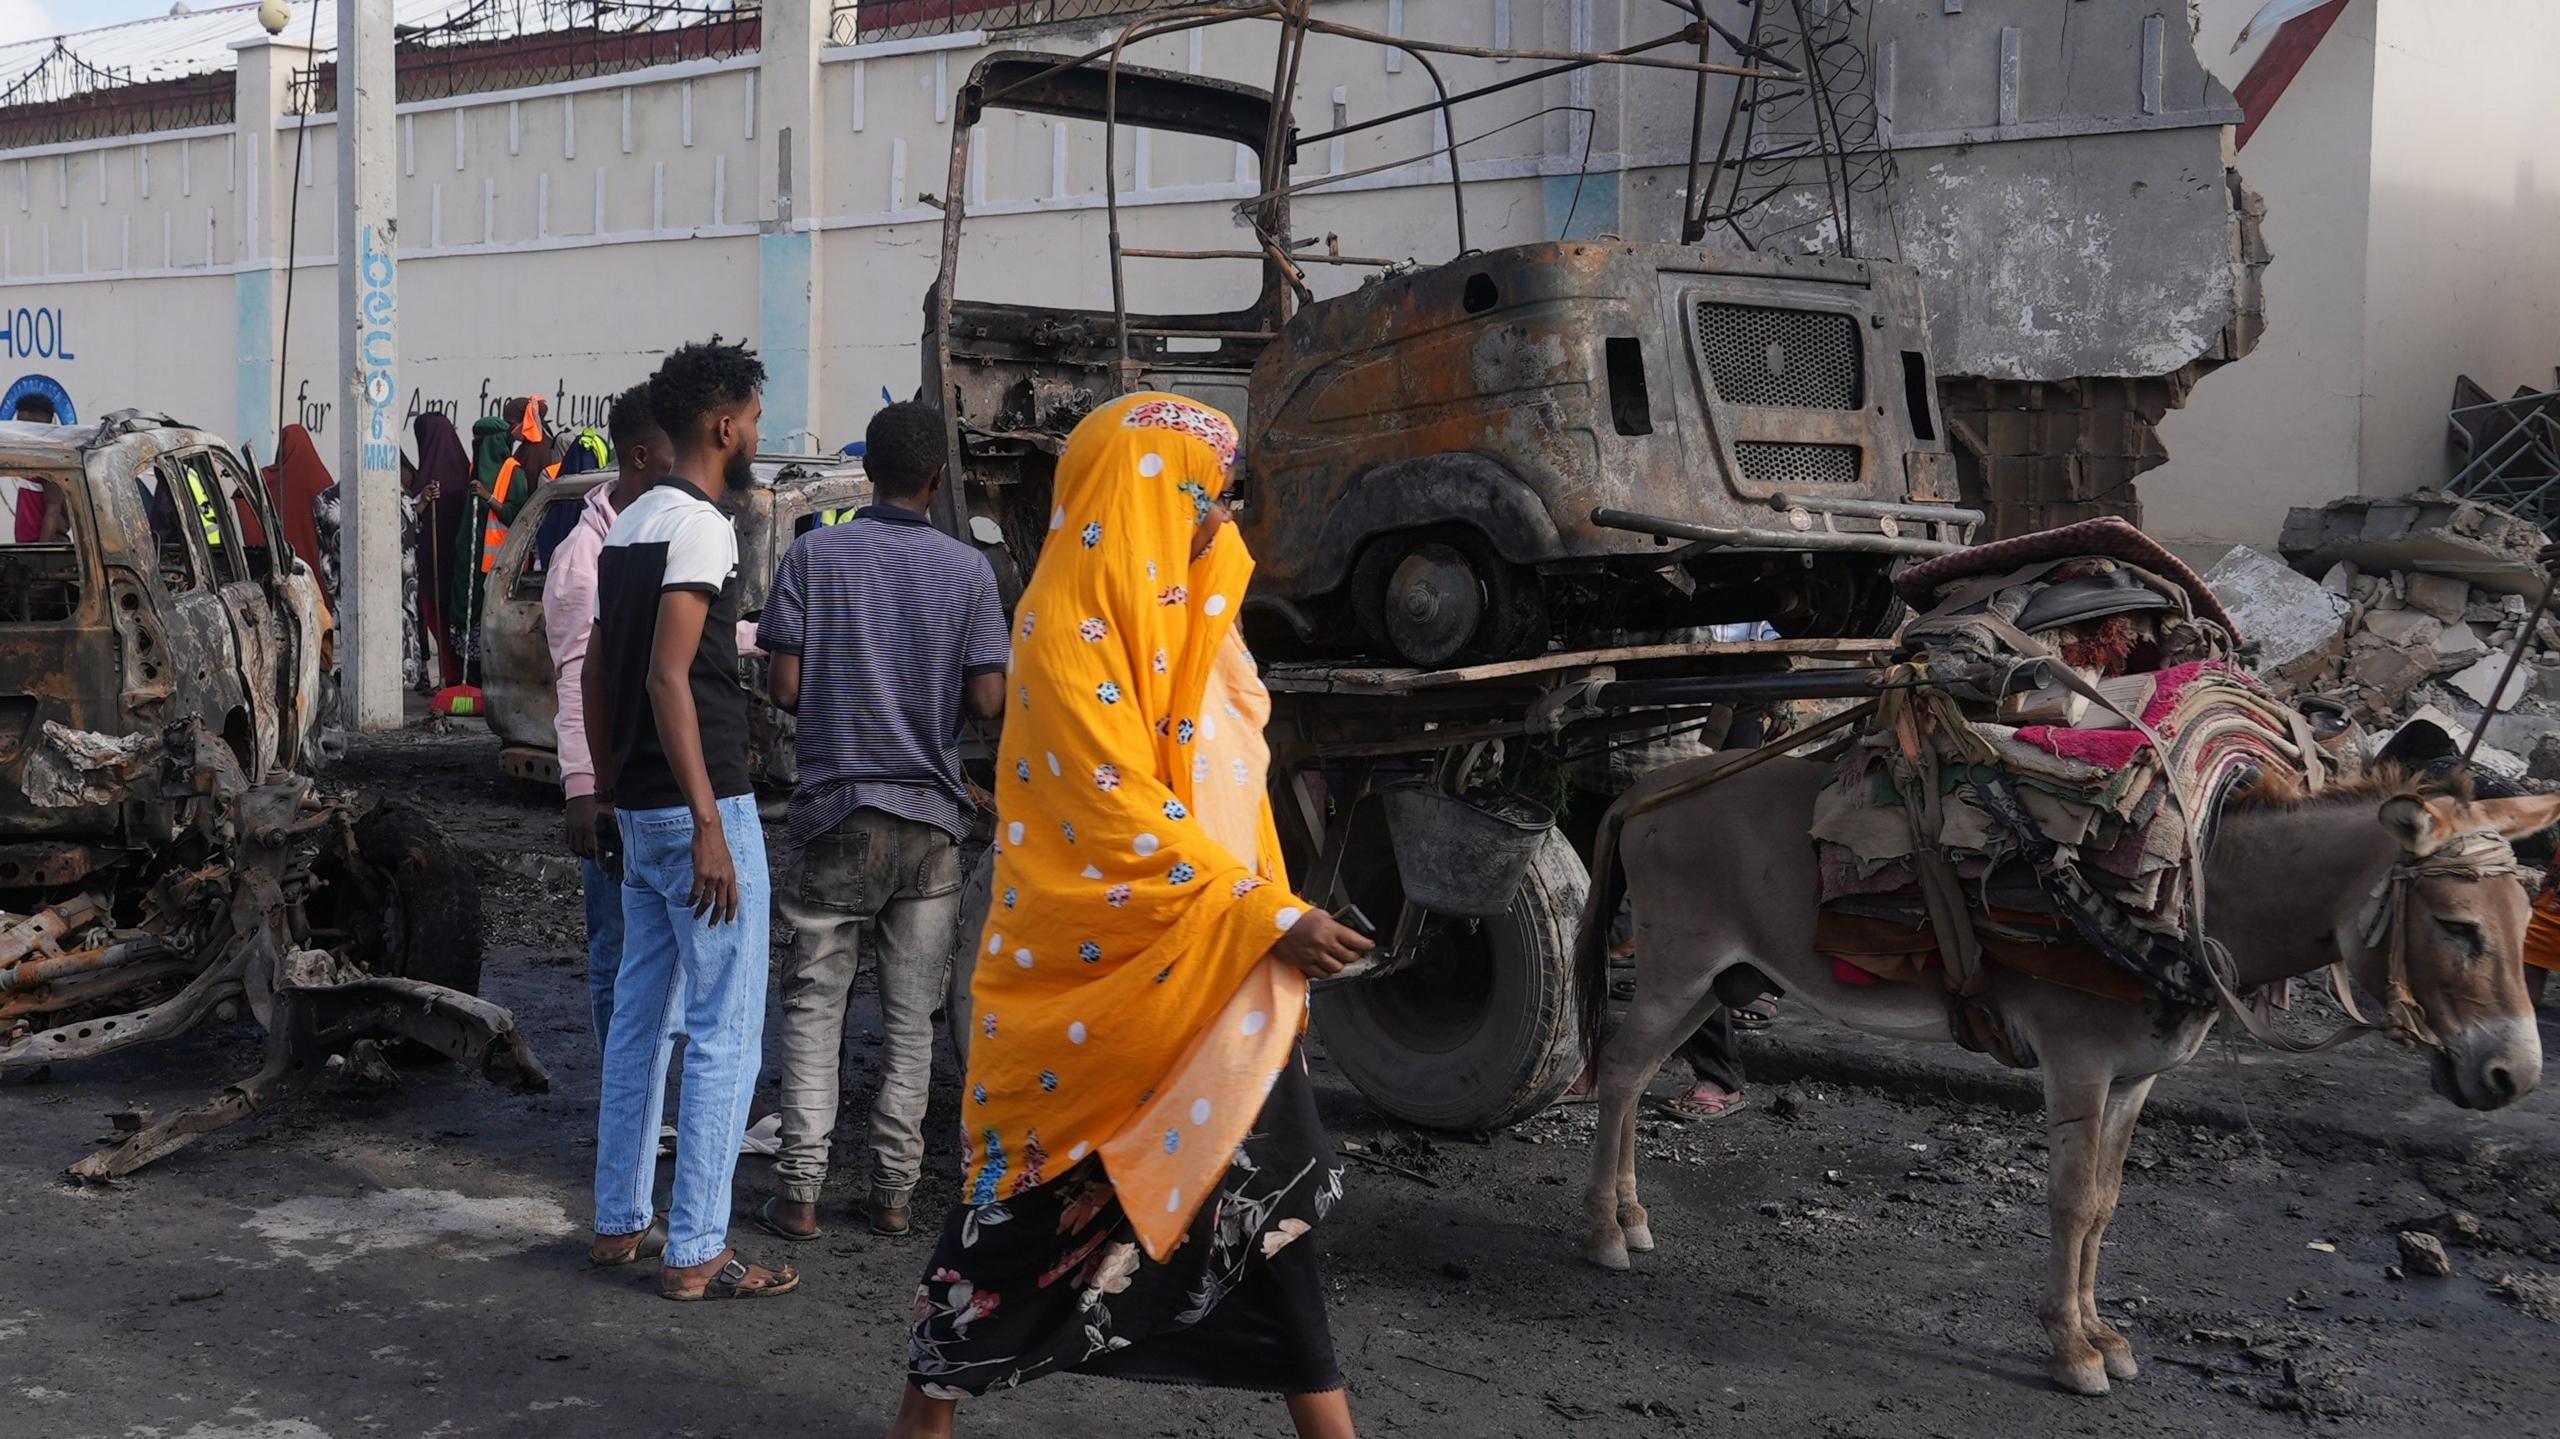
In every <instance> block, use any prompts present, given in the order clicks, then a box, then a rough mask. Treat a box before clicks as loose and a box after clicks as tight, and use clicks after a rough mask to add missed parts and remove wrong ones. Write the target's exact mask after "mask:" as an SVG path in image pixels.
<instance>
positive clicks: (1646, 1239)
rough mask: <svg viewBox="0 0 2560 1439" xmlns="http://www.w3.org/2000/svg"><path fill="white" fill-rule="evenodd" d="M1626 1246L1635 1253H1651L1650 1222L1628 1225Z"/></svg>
mask: <svg viewBox="0 0 2560 1439" xmlns="http://www.w3.org/2000/svg"><path fill="white" fill-rule="evenodd" d="M1627 1248H1628V1249H1629V1250H1630V1251H1632V1252H1634V1253H1637V1254H1651V1253H1652V1252H1653V1226H1652V1225H1650V1224H1630V1225H1628V1226H1627ZM1620 1267H1621V1268H1624V1267H1625V1266H1623V1265H1621V1266H1620Z"/></svg>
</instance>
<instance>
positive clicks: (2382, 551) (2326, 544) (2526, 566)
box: [2277, 490, 2545, 595]
mask: <svg viewBox="0 0 2560 1439" xmlns="http://www.w3.org/2000/svg"><path fill="white" fill-rule="evenodd" d="M2544 543H2545V540H2544V538H2543V534H2542V531H2541V530H2540V529H2539V528H2538V527H2536V526H2535V525H2534V524H2533V522H2532V521H2530V520H2525V519H2521V518H2519V517H2518V516H2516V515H2514V514H2512V513H2510V512H2509V511H2506V510H2502V509H2500V508H2498V507H2497V506H2495V505H2488V504H2483V503H2481V502H2479V501H2477V500H2465V499H2458V498H2456V497H2454V496H2452V495H2447V494H2443V493H2440V492H2438V491H2433V490H2421V491H2419V492H2417V493H2416V494H2413V495H2404V496H2401V497H2399V498H2397V499H2375V498H2372V497H2369V496H2363V495H2351V496H2349V497H2347V498H2345V499H2342V500H2333V501H2331V502H2330V503H2328V504H2326V505H2323V506H2321V507H2320V508H2318V509H2310V508H2304V509H2297V510H2295V511H2293V512H2292V513H2291V514H2289V515H2287V516H2286V517H2285V522H2284V535H2283V538H2282V539H2281V540H2280V541H2278V544H2277V548H2278V549H2280V550H2282V551H2283V553H2284V557H2285V558H2286V559H2287V560H2290V561H2292V562H2293V564H2294V565H2295V566H2296V567H2297V568H2300V569H2303V570H2306V571H2309V572H2311V573H2314V574H2318V573H2324V572H2326V571H2327V570H2328V568H2329V567H2330V566H2331V565H2334V564H2336V563H2338V562H2339V561H2340V560H2346V561H2349V562H2351V563H2353V564H2354V565H2355V566H2356V568H2358V569H2360V570H2363V571H2365V572H2366V573H2373V572H2377V571H2389V570H2410V571H2422V572H2424V573H2425V574H2427V575H2431V576H2446V577H2452V578H2457V579H2462V580H2468V581H2469V582H2471V583H2472V584H2475V585H2478V586H2480V587H2481V588H2482V589H2485V590H2491V591H2494V592H2496V593H2499V594H2515V595H2539V594H2541V593H2542V571H2541V569H2540V567H2538V566H2537V565H2535V564H2534V562H2533V556H2534V552H2535V551H2537V550H2539V549H2541V548H2542V546H2543V544H2544Z"/></svg>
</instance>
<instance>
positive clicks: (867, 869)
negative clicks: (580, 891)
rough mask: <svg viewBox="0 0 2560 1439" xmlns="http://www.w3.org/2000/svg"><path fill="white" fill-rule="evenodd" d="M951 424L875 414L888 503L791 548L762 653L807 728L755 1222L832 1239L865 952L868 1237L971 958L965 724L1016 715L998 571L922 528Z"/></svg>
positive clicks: (874, 437)
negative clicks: (776, 1122) (873, 977)
mask: <svg viewBox="0 0 2560 1439" xmlns="http://www.w3.org/2000/svg"><path fill="white" fill-rule="evenodd" d="M942 445H943V429H942V417H941V415H940V414H939V413H938V412H936V411H935V410H934V409H932V408H931V407H930V406H926V405H921V404H916V403H912V402H908V403H901V404H894V405H890V406H888V407H886V408H884V409H882V410H881V411H880V413H879V414H877V415H875V416H873V417H872V420H871V425H870V429H869V431H868V433H867V434H866V436H865V443H864V455H863V464H864V468H865V470H866V471H867V472H868V474H869V476H870V479H871V490H872V499H873V503H872V504H869V505H866V506H864V507H863V508H862V509H861V510H860V511H858V512H857V513H856V514H855V515H854V517H853V518H852V519H851V520H849V521H847V522H845V523H843V524H839V525H828V526H824V527H821V528H819V529H815V530H812V531H810V532H809V533H808V534H806V535H803V536H801V537H800V539H799V541H798V542H797V543H795V544H793V545H792V547H791V553H790V554H789V555H787V556H785V557H784V559H783V562H782V567H781V570H780V572H779V573H777V574H776V575H775V576H774V581H773V586H772V589H771V591H770V593H769V594H768V595H767V597H766V599H765V609H764V619H763V623H762V625H761V626H760V627H759V629H758V632H757V633H758V642H759V644H760V645H761V646H762V647H763V649H764V650H765V651H766V652H767V653H768V654H770V655H771V656H772V657H773V672H772V685H771V688H772V695H773V701H774V703H775V704H777V705H779V706H780V707H782V708H783V709H786V710H790V711H792V712H793V713H795V714H796V715H798V716H799V725H798V736H797V747H798V753H799V762H800V785H799V788H798V789H797V790H795V791H794V792H793V793H792V796H791V822H790V837H791V844H792V846H793V848H795V849H797V850H798V851H799V852H800V858H801V865H800V879H799V883H798V884H797V886H796V887H792V888H788V889H786V890H785V892H784V893H783V896H782V900H781V905H782V911H783V914H784V915H785V916H786V917H787V918H789V919H790V921H791V927H792V929H793V930H794V931H795V932H796V936H797V937H796V938H795V940H794V941H793V945H792V953H791V959H790V961H789V962H788V964H787V965H786V966H785V968H784V970H783V974H782V1003H783V1020H782V1060H781V1065H780V1071H779V1072H780V1082H781V1098H782V1142H781V1150H780V1153H779V1154H778V1155H777V1156H776V1158H775V1161H774V1170H775V1173H776V1174H777V1175H778V1176H779V1177H780V1180H781V1187H782V1192H781V1194H780V1195H779V1196H777V1197H775V1198H773V1199H770V1200H768V1201H766V1202H765V1204H764V1205H763V1206H762V1207H761V1208H760V1209H759V1210H758V1211H757V1216H756V1222H757V1223H758V1224H760V1225H762V1226H763V1227H764V1228H765V1229H766V1230H767V1231H769V1232H771V1233H774V1234H778V1235H780V1236H782V1237H783V1238H785V1239H814V1238H816V1237H817V1236H818V1233H819V1224H818V1204H817V1201H818V1191H819V1189H820V1188H821V1187H822V1186H823V1185H824V1184H825V1182H826V1177H827V1155H828V1149H829V1142H830V1137H831V1136H832V1135H833V1133H834V1131H835V1125H836V1095H837V1065H838V1060H839V1057H840V1055H841V1054H842V1051H843V1048H844V1022H845V1010H846V1004H847V1000H848V999H849V997H850V996H851V994H852V991H853V981H854V977H855V975H856V974H857V973H858V972H859V970H860V969H861V967H862V958H863V951H864V949H865V948H866V947H867V948H868V949H869V951H870V956H871V960H872V963H873V965H874V966H875V967H876V969H877V970H878V973H879V983H880V1013H881V1028H882V1031H883V1041H882V1045H881V1051H882V1053H881V1065H882V1071H883V1072H882V1074H881V1077H880V1093H879V1097H878V1098H877V1099H875V1100H874V1101H873V1102H872V1108H871V1193H870V1199H869V1203H868V1205H867V1206H866V1207H867V1210H868V1215H869V1220H870V1224H871V1228H872V1231H873V1232H874V1233H879V1234H903V1233H905V1232H906V1231H907V1228H908V1208H909V1204H908V1200H909V1196H910V1195H911V1194H912V1192H913V1191H914V1189H915V1185H916V1177H917V1173H918V1171H919V1170H920V1169H921V1167H922V1165H923V1162H924V1136H923V1128H922V1127H923V1123H924V1109H925V1094H926V1091H927V1090H928V1088H930V1086H931V1084H932V1080H933V1011H934V1009H935V1007H936V1006H937V1005H939V1004H940V1003H941V1002H942V995H943V989H944V982H945V979H946V977H947V975H948V972H949V967H950V963H951V955H952V951H953V949H954V947H955V946H956V945H957V944H958V942H959V933H958V931H959V924H960V905H961V893H960V891H961V883H962V879H963V875H964V870H965V866H964V865H963V864H962V862H961V854H960V841H961V839H962V838H963V837H964V836H965V835H966V834H967V833H968V829H969V820H970V817H971V816H972V814H973V813H974V812H975V805H974V803H973V802H972V800H971V797H970V791H969V784H968V781H967V780H966V779H964V778H962V776H961V773H960V747H959V741H960V726H961V724H962V722H963V717H964V711H965V712H966V713H967V714H974V715H977V716H979V717H981V718H988V719H992V718H994V717H995V716H996V715H997V714H998V713H1000V712H1001V711H1002V709H1003V705H1004V670H1005V662H1006V659H1007V655H1008V650H1007V639H1008V636H1007V634H1006V628H1005V619H1004V606H1003V602H1002V600H1001V598H1000V597H999V596H998V594H997V591H996V577H995V571H994V570H993V569H992V568H990V567H989V566H988V564H987V561H986V557H985V556H983V555H981V554H979V553H978V552H977V551H976V550H973V549H971V548H970V547H969V546H967V545H965V544H963V543H961V542H960V541H958V540H956V539H953V538H952V537H951V536H949V535H946V534H944V533H942V532H941V531H940V530H937V529H935V528H934V527H933V525H932V524H931V523H930V522H929V521H928V520H927V519H926V518H925V516H926V513H927V511H928V509H929V508H930V506H931V504H932V501H933V495H934V491H935V490H936V489H937V488H938V487H939V486H940V485H941V483H942V480H943V473H942V471H943V459H942V456H943V449H942Z"/></svg>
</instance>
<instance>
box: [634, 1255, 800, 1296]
mask: <svg viewBox="0 0 2560 1439" xmlns="http://www.w3.org/2000/svg"><path fill="white" fill-rule="evenodd" d="M679 1272H680V1271H677V1270H674V1269H661V1270H659V1271H658V1295H659V1297H660V1298H664V1299H673V1300H675V1301H677V1302H678V1303H691V1302H693V1301H695V1300H698V1299H775V1298H779V1297H781V1296H782V1295H785V1294H788V1293H790V1292H791V1291H792V1290H794V1289H797V1288H799V1287H800V1271H799V1270H797V1269H794V1268H792V1267H791V1266H790V1265H788V1264H785V1265H783V1266H781V1267H780V1268H775V1267H773V1266H771V1265H765V1264H750V1263H748V1262H747V1261H745V1260H743V1259H740V1258H739V1257H738V1251H736V1250H734V1249H732V1250H729V1251H728V1262H727V1263H725V1264H723V1265H721V1266H720V1268H719V1270H718V1272H716V1273H714V1274H713V1275H712V1276H711V1277H710V1278H708V1279H706V1280H704V1281H703V1282H702V1285H701V1287H699V1288H689V1287H686V1285H685V1282H684V1281H683V1280H682V1279H680V1278H677V1277H676V1276H677V1274H678V1273H679Z"/></svg>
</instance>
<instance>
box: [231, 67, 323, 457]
mask: <svg viewBox="0 0 2560 1439" xmlns="http://www.w3.org/2000/svg"><path fill="white" fill-rule="evenodd" d="M231 49H232V50H233V51H234V52H235V53H236V54H237V56H238V57H239V58H238V65H237V68H236V69H235V70H234V71H233V74H232V100H233V107H232V108H233V120H232V124H233V126H234V129H233V133H232V137H231V155H230V161H229V166H228V183H229V186H230V195H231V202H232V203H231V214H230V216H229V217H228V220H227V223H228V225H229V228H230V237H229V238H230V245H231V259H232V261H233V263H235V264H237V265H238V266H239V267H240V268H239V269H238V270H237V271H236V272H235V273H234V274H233V275H232V277H231V285H232V314H233V332H232V340H233V348H232V353H233V355H234V356H235V357H236V363H237V365H238V370H237V372H236V376H237V377H236V379H235V380H234V382H233V386H232V398H233V406H232V415H231V440H232V442H233V443H234V444H242V445H247V446H248V447H249V448H250V450H251V452H252V453H254V454H255V455H256V456H257V457H258V462H259V463H260V464H265V463H267V462H268V461H270V460H273V459H274V458H275V454H276V387H277V386H278V385H279V384H281V383H283V381H282V378H281V377H280V376H278V375H277V373H276V357H277V351H278V350H279V349H280V348H281V346H282V344H283V339H284V295H283V287H282V280H281V277H280V275H279V273H278V272H279V271H280V269H281V268H282V266H283V262H284V258H285V233H284V232H285V205H286V203H287V202H288V201H290V200H291V199H292V198H293V197H292V195H291V194H290V193H289V190H288V187H289V186H290V185H291V183H292V175H293V141H294V140H295V138H296V136H295V134H294V130H293V128H292V127H291V126H290V125H280V124H278V121H279V120H280V119H281V118H282V117H283V115H284V113H285V110H286V108H287V106H288V105H289V104H290V99H289V96H288V93H287V92H288V87H289V86H290V85H291V83H292V81H293V75H294V72H295V71H296V70H299V69H302V68H304V67H306V66H308V65H309V64H310V63H311V51H310V50H308V49H306V48H304V47H303V46H302V45H300V44H296V43H291V42H288V41H284V40H270V39H265V38H260V39H256V40H240V41H235V42H233V44H232V46H231ZM279 157H282V159H283V161H284V172H283V173H282V174H281V175H279V174H278V173H277V164H276V162H277V160H278V158H279ZM303 162H304V163H305V164H309V163H310V157H308V156H305V157H304V161H303Z"/></svg>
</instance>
